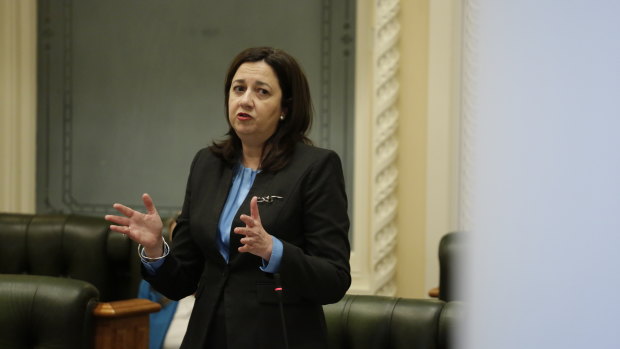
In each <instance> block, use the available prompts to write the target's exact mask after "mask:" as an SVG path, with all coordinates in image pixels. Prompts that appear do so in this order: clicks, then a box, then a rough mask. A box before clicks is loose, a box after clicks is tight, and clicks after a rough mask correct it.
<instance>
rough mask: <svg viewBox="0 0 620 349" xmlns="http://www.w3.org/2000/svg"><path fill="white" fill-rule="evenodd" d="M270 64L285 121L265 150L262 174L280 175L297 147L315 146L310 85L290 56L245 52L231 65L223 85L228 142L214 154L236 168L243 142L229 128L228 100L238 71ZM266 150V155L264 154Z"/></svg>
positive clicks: (264, 51) (279, 52) (272, 51)
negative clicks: (310, 134) (251, 64)
mask: <svg viewBox="0 0 620 349" xmlns="http://www.w3.org/2000/svg"><path fill="white" fill-rule="evenodd" d="M260 61H264V62H265V63H267V64H268V65H269V66H270V67H271V68H272V69H273V71H274V72H275V74H276V76H277V77H278V82H279V84H280V89H281V90H282V102H281V103H282V105H281V107H282V109H283V110H286V111H287V112H286V118H285V119H284V120H283V121H280V122H278V127H277V129H276V131H275V132H274V134H273V135H272V136H271V137H270V138H269V139H268V140H267V141H266V142H265V144H264V146H263V158H262V160H261V170H262V171H277V170H280V169H282V168H283V167H284V166H286V164H287V163H288V161H289V160H290V158H291V156H292V155H293V151H294V149H295V144H296V143H298V142H303V143H306V144H312V141H311V140H310V139H309V138H308V137H307V133H308V132H309V130H310V127H311V125H312V100H311V98H310V88H309V87H308V81H307V79H306V76H305V75H304V72H303V71H302V69H301V67H300V66H299V64H298V63H297V61H296V60H295V58H293V57H292V56H290V55H289V54H288V53H286V52H284V51H282V50H278V49H275V48H272V47H253V48H248V49H245V50H243V51H242V52H241V53H239V54H238V55H237V56H236V57H235V58H234V59H233V61H232V63H231V64H230V67H229V68H228V72H227V73H226V83H225V84H224V93H225V96H226V97H225V98H224V105H225V107H226V122H228V127H229V128H228V133H227V136H228V138H226V139H224V140H222V141H219V142H213V145H212V146H211V147H210V149H211V151H212V152H213V153H214V154H215V155H217V156H219V157H220V158H222V159H223V160H224V161H226V162H227V163H229V164H231V165H232V164H235V163H236V162H238V161H239V158H240V156H241V150H242V148H241V139H239V136H238V135H237V134H236V132H235V130H234V129H233V128H232V126H231V125H230V120H228V98H229V95H230V86H231V84H232V79H233V77H234V76H235V73H236V72H237V69H239V67H240V66H241V65H242V64H243V63H246V62H260ZM265 150H266V151H265Z"/></svg>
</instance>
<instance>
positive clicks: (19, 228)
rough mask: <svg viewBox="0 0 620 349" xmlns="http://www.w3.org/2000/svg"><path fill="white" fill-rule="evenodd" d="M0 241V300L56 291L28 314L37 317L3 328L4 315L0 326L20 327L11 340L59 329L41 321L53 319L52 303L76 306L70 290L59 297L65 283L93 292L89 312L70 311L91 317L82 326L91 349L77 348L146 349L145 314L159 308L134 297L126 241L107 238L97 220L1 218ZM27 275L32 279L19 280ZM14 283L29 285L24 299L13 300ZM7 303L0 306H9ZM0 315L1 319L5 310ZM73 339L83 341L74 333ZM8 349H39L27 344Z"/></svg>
mask: <svg viewBox="0 0 620 349" xmlns="http://www.w3.org/2000/svg"><path fill="white" fill-rule="evenodd" d="M0 241H2V244H0V274H4V275H2V276H3V278H2V279H0V291H1V292H0V298H1V297H9V296H10V299H27V298H28V296H29V295H30V293H32V290H35V289H38V290H52V289H53V290H55V291H53V292H51V291H50V292H49V293H48V296H49V297H47V298H45V299H46V300H47V301H42V300H39V301H37V302H36V303H32V305H33V308H32V310H31V312H32V314H35V315H36V316H33V317H32V318H31V319H32V321H31V322H26V321H21V322H16V323H9V322H10V321H11V319H10V317H7V316H4V317H3V318H2V321H3V322H2V323H0V327H4V326H6V324H5V323H4V321H7V323H8V324H9V325H11V326H13V325H15V326H19V330H16V331H15V333H22V334H28V335H27V336H25V337H21V338H26V339H28V338H37V337H38V336H40V335H41V336H43V333H48V332H49V331H52V329H54V328H58V325H57V326H56V327H53V326H51V325H53V324H52V323H51V322H50V321H46V319H48V318H49V316H50V315H43V314H49V313H51V314H54V313H57V312H58V311H57V310H56V309H57V308H58V304H69V303H71V302H73V301H75V302H78V301H80V302H81V298H80V299H77V298H76V296H72V295H73V294H74V293H75V292H76V291H71V292H69V291H67V292H60V291H59V290H60V289H61V285H64V286H63V287H69V286H70V285H68V284H67V282H68V281H69V280H68V279H72V280H74V281H75V280H80V282H82V283H84V284H87V285H89V286H84V285H83V284H82V287H83V288H85V289H94V290H95V291H96V293H97V295H96V297H97V303H96V305H95V306H94V307H92V304H90V303H89V305H88V307H87V308H84V305H83V304H74V305H75V307H76V309H81V308H83V309H86V310H90V311H91V312H90V318H88V317H87V318H86V319H84V321H85V327H84V328H83V330H84V331H85V333H86V334H87V336H89V339H88V341H89V343H90V344H89V345H87V346H84V347H83V348H93V347H94V348H97V349H107V348H110V349H112V348H113V349H120V348H131V349H135V348H146V346H147V345H148V314H149V313H150V312H153V311H157V310H158V309H159V308H160V306H159V305H158V304H157V303H153V302H151V301H148V300H145V299H137V298H135V297H136V295H137V289H138V284H139V281H140V262H139V258H138V256H137V252H136V245H135V244H134V243H133V242H132V241H131V240H129V239H128V238H127V237H126V236H124V235H122V234H118V233H115V232H111V231H110V230H109V224H108V223H107V222H106V221H105V220H104V219H103V218H102V217H88V216H79V215H28V214H6V213H0ZM20 275H21V276H22V278H21V279H20V278H19V276H20ZM27 275H30V276H32V278H23V277H25V276H27ZM34 276H46V277H48V278H40V277H34ZM54 279H56V282H55V283H54V281H53V280H54ZM13 280H16V281H15V282H17V281H19V282H20V283H21V284H23V285H29V286H28V287H24V290H23V292H24V294H23V295H21V296H20V295H19V292H20V290H19V289H16V288H15V287H14V281H13ZM73 287H77V286H76V285H74V286H73ZM7 299H9V298H6V299H0V304H3V305H7V304H11V303H10V301H7ZM78 303H79V302H78ZM0 312H3V313H4V309H2V310H0ZM91 318H92V319H91ZM89 322H92V323H93V325H94V330H93V331H91V330H90V328H89V327H88V326H89V325H88V324H89ZM66 328H67V330H66V331H69V330H71V331H72V330H73V328H72V327H69V326H67V327H66ZM11 333H12V332H11ZM11 333H8V332H6V331H4V332H0V343H2V341H3V340H5V339H6V338H14V337H10V335H11ZM72 333H73V335H74V336H76V337H79V338H81V337H82V334H80V333H75V332H72ZM4 336H8V337H6V338H5V337H4ZM45 336H47V335H45ZM7 347H8V348H10V346H7ZM14 347H15V348H31V347H32V348H35V347H36V348H39V347H38V346H34V345H31V343H29V342H28V340H26V341H25V342H24V343H22V345H16V346H14ZM50 347H53V346H50ZM0 348H4V347H3V346H0ZM53 348H64V347H63V346H57V347H53Z"/></svg>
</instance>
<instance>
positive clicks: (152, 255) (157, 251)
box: [138, 238, 170, 262]
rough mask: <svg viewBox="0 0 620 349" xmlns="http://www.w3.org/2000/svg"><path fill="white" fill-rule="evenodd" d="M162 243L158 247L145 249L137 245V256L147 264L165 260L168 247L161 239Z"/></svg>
mask: <svg viewBox="0 0 620 349" xmlns="http://www.w3.org/2000/svg"><path fill="white" fill-rule="evenodd" d="M161 241H162V243H161V244H160V245H159V246H158V247H154V248H146V247H144V246H142V245H138V255H139V256H140V258H141V259H142V260H145V261H147V262H154V261H157V260H160V259H162V258H165V257H166V256H167V255H168V254H169V253H170V246H169V245H168V243H167V242H166V241H165V240H164V239H163V238H162V240H161Z"/></svg>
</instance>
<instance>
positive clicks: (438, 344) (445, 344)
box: [323, 295, 463, 349]
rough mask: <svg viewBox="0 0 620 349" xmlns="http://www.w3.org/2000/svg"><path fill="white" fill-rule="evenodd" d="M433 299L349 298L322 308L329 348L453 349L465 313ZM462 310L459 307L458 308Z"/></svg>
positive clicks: (357, 296)
mask: <svg viewBox="0 0 620 349" xmlns="http://www.w3.org/2000/svg"><path fill="white" fill-rule="evenodd" d="M446 309H452V305H451V304H450V303H445V302H443V301H440V300H434V299H408V298H396V297H383V296H367V295H364V296H362V295H346V296H345V297H344V298H343V299H342V300H341V301H339V302H338V303H335V304H329V305H325V306H323V310H324V312H325V321H326V324H327V331H328V339H329V348H330V349H405V348H407V349H418V348H419V349H436V348H438V349H444V348H451V347H453V346H451V345H452V342H453V341H452V340H451V338H452V336H453V333H452V332H453V331H454V329H455V328H456V323H457V322H459V321H460V318H461V316H462V314H463V313H462V312H458V311H451V312H450V314H444V312H445V311H446ZM459 309H460V308H459Z"/></svg>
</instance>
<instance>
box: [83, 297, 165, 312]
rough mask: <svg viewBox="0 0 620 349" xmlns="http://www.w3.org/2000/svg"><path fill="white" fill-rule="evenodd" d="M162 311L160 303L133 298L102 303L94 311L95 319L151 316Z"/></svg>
mask: <svg viewBox="0 0 620 349" xmlns="http://www.w3.org/2000/svg"><path fill="white" fill-rule="evenodd" d="M160 309H161V305H160V304H159V303H155V302H152V301H150V300H148V299H142V298H132V299H125V300H122V301H114V302H102V303H99V304H97V306H96V307H95V309H93V315H95V317H122V316H135V315H142V314H149V313H154V312H157V311H159V310H160Z"/></svg>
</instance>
